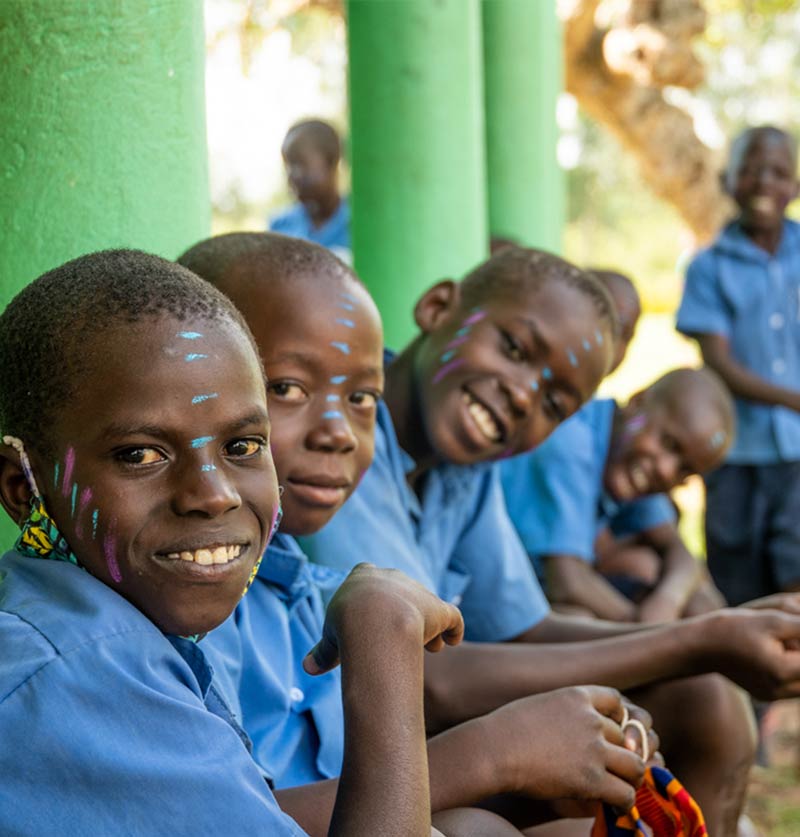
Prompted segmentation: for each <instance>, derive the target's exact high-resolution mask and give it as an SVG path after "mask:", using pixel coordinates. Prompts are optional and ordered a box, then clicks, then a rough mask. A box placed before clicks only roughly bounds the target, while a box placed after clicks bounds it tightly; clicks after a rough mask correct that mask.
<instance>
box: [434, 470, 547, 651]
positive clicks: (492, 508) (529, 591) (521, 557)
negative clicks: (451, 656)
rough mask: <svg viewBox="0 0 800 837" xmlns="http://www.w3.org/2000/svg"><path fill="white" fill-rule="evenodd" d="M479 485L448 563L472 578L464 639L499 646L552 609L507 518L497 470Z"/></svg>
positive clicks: (465, 604)
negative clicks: (496, 643)
mask: <svg viewBox="0 0 800 837" xmlns="http://www.w3.org/2000/svg"><path fill="white" fill-rule="evenodd" d="M481 481H482V484H481V486H480V490H479V491H478V492H477V494H476V497H475V514H474V516H473V517H472V520H471V522H470V524H469V526H468V527H467V528H466V529H465V530H464V532H463V533H462V535H461V537H460V539H459V541H458V543H457V545H456V548H455V550H454V551H453V555H452V558H451V562H450V564H451V569H455V570H457V571H459V572H461V573H463V574H465V575H468V576H470V581H469V584H468V585H467V587H466V589H465V590H464V593H463V596H462V599H461V604H460V608H461V612H462V614H463V616H464V624H465V626H466V638H467V639H468V640H470V641H473V642H502V641H505V640H509V639H513V638H514V637H516V636H519V635H520V634H522V633H523V632H525V631H526V630H528V629H530V628H532V627H533V626H534V625H536V624H538V623H539V622H540V621H541V620H542V619H544V617H545V616H546V615H547V613H548V612H549V609H550V607H549V605H548V604H547V599H546V598H545V596H544V593H543V592H542V588H541V586H540V585H539V582H538V581H537V579H536V576H535V575H534V572H533V568H532V567H531V563H530V561H529V560H528V556H527V555H526V554H525V550H524V548H523V546H522V544H521V543H520V540H519V538H518V537H517V534H516V532H515V531H514V527H513V525H512V523H511V519H510V518H509V516H508V512H507V510H506V506H505V502H504V500H503V492H502V488H501V486H500V479H499V474H498V470H497V467H496V466H494V467H491V468H489V469H487V470H486V472H485V473H484V475H483V476H482V477H481Z"/></svg>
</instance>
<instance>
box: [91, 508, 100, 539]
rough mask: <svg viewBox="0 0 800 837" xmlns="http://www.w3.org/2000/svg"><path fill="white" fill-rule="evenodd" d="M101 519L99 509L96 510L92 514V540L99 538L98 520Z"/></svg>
mask: <svg viewBox="0 0 800 837" xmlns="http://www.w3.org/2000/svg"><path fill="white" fill-rule="evenodd" d="M99 517H100V512H99V511H98V509H95V510H94V511H93V512H92V540H94V539H95V538H96V537H97V520H98V518H99Z"/></svg>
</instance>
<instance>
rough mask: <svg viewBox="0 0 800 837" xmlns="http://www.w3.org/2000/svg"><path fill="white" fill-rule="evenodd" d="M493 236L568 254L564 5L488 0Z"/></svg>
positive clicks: (488, 131)
mask: <svg viewBox="0 0 800 837" xmlns="http://www.w3.org/2000/svg"><path fill="white" fill-rule="evenodd" d="M481 10H482V15H483V52H484V73H485V75H484V78H485V96H486V159H487V178H488V180H487V183H488V194H489V231H490V233H491V234H492V235H496V236H503V237H508V238H513V239H516V240H518V241H520V242H521V243H523V244H527V245H530V246H535V247H543V248H545V249H548V250H552V251H555V252H560V251H561V236H562V229H563V225H564V202H565V197H564V179H563V175H562V172H561V170H560V169H559V167H558V164H557V161H556V143H557V141H558V126H557V124H556V103H557V99H558V94H559V93H560V91H561V85H562V60H563V59H562V51H561V31H560V26H559V21H558V18H557V16H556V0H483V2H482V4H481Z"/></svg>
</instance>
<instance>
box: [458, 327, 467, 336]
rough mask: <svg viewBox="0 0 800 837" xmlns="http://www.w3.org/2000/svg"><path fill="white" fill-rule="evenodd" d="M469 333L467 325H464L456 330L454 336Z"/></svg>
mask: <svg viewBox="0 0 800 837" xmlns="http://www.w3.org/2000/svg"><path fill="white" fill-rule="evenodd" d="M468 334H469V326H464V327H463V328H460V329H459V330H458V331H457V332H456V337H466V336H467V335H468Z"/></svg>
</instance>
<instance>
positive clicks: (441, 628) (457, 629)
mask: <svg viewBox="0 0 800 837" xmlns="http://www.w3.org/2000/svg"><path fill="white" fill-rule="evenodd" d="M352 632H356V633H359V634H364V633H368V634H369V635H370V637H371V638H372V640H373V643H374V645H375V647H376V649H377V650H376V653H383V654H391V650H392V644H393V643H394V642H397V641H399V640H401V639H410V641H412V642H414V643H418V644H419V645H424V646H425V648H427V649H428V651H440V650H441V649H442V648H443V647H444V645H445V644H447V645H458V643H459V642H461V640H462V639H463V637H464V620H463V619H462V617H461V613H460V611H459V610H458V608H456V607H454V606H453V605H450V604H447V603H446V602H443V601H442V600H441V599H440V598H438V596H435V595H434V594H433V593H431V592H430V591H428V590H426V589H425V588H424V587H423V586H422V585H421V584H418V583H417V582H416V581H412V579H410V578H409V577H408V576H407V575H405V574H404V573H401V572H400V571H399V570H386V569H379V568H378V567H376V566H375V565H374V564H358V565H356V566H355V567H353V569H352V570H351V572H350V574H349V575H348V576H347V578H346V579H345V580H344V581H343V582H342V584H341V586H340V587H339V589H338V590H337V591H336V593H335V594H334V596H333V598H332V599H331V602H330V604H329V605H328V610H327V612H326V613H325V624H324V626H323V629H322V639H320V641H319V642H318V643H317V644H316V645H315V646H314V647H313V648H312V649H311V650H310V651H309V652H308V654H307V655H306V657H305V659H304V660H303V668H304V669H305V670H306V671H307V672H308V673H309V674H324V673H325V672H326V671H330V670H331V669H332V668H335V667H336V666H337V665H338V664H339V651H340V647H344V646H345V644H346V642H347V637H348V636H351V635H353V633H352Z"/></svg>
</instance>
